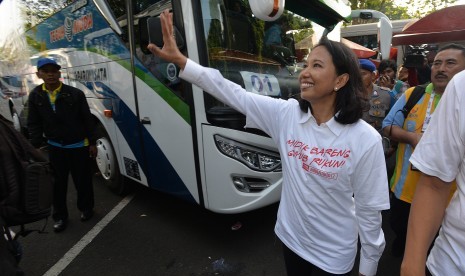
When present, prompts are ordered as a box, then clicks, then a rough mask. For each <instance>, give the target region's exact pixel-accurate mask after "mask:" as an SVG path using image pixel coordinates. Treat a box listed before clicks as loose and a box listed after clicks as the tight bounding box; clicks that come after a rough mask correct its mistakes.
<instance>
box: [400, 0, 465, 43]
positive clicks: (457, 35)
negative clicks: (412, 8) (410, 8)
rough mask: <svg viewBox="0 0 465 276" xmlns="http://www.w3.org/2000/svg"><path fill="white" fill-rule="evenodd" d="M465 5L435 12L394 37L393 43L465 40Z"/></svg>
mask: <svg viewBox="0 0 465 276" xmlns="http://www.w3.org/2000/svg"><path fill="white" fill-rule="evenodd" d="M464 14H465V5H457V6H451V7H447V8H444V9H441V10H438V11H436V12H433V13H431V14H429V15H427V16H425V17H423V18H421V19H420V20H418V21H416V22H415V23H413V24H411V25H410V26H407V27H406V28H404V30H403V31H402V32H401V33H400V34H397V35H395V36H394V37H393V38H392V45H415V44H428V43H440V42H448V41H460V40H465V20H464Z"/></svg>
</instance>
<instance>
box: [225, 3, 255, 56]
mask: <svg viewBox="0 0 465 276" xmlns="http://www.w3.org/2000/svg"><path fill="white" fill-rule="evenodd" d="M226 18H227V20H228V26H229V31H230V34H229V39H230V47H231V49H233V50H239V51H243V52H246V53H252V54H255V52H256V50H255V49H256V47H255V39H254V33H253V30H252V22H250V21H249V18H248V17H247V16H246V15H244V14H242V13H239V12H236V11H231V10H226Z"/></svg>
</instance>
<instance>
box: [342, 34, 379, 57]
mask: <svg viewBox="0 0 465 276" xmlns="http://www.w3.org/2000/svg"><path fill="white" fill-rule="evenodd" d="M341 42H342V43H343V44H345V45H346V46H347V47H349V48H350V49H352V51H353V52H354V53H355V55H356V56H357V57H358V58H369V57H372V56H374V55H375V54H376V52H375V51H373V50H371V49H368V48H366V47H363V46H362V45H360V44H357V43H355V42H352V41H350V40H348V39H345V38H343V37H341Z"/></svg>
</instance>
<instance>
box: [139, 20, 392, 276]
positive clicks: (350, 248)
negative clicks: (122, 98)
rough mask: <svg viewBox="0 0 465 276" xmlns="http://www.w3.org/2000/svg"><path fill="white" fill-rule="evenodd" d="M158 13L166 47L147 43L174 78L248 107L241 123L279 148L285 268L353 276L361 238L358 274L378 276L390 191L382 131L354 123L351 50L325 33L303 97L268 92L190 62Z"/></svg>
mask: <svg viewBox="0 0 465 276" xmlns="http://www.w3.org/2000/svg"><path fill="white" fill-rule="evenodd" d="M160 17H161V22H162V29H163V36H164V37H163V38H164V46H163V48H162V49H159V48H158V47H156V46H155V45H153V44H150V45H149V46H148V49H149V50H150V51H151V52H152V53H153V54H155V55H156V56H159V57H161V58H162V59H164V60H166V61H170V62H174V63H175V64H177V65H178V66H179V67H180V68H181V69H182V71H181V73H180V77H181V78H183V79H184V80H186V81H188V82H191V83H194V84H196V85H197V86H199V87H201V88H202V89H204V90H205V91H206V92H208V93H210V94H212V95H213V96H215V97H216V98H218V99H219V100H221V101H223V102H224V103H226V104H228V105H230V106H231V107H233V108H235V109H236V110H238V111H240V112H241V113H243V114H245V115H246V118H247V121H246V127H251V128H259V129H261V130H263V131H264V132H266V133H267V134H268V135H270V137H271V138H272V139H273V141H274V142H275V143H276V144H277V146H278V148H279V151H280V154H281V160H282V167H283V189H282V194H281V202H280V206H279V211H278V218H277V222H276V227H275V232H276V235H277V236H278V237H279V239H280V240H281V241H282V242H283V251H284V261H285V263H286V270H287V273H288V275H350V272H351V270H352V268H353V265H354V262H355V257H356V253H357V242H358V238H360V243H361V253H360V264H359V273H360V274H361V275H375V274H376V270H377V265H378V261H379V258H380V257H381V254H382V252H383V250H384V246H385V240H384V233H383V231H382V229H381V210H385V209H388V208H389V194H388V185H387V179H386V168H385V162H384V153H383V147H382V143H381V136H380V135H379V134H378V133H377V131H376V130H375V129H374V128H373V127H371V126H370V125H368V124H367V123H366V122H364V121H363V120H361V117H362V101H363V100H362V98H363V96H362V91H363V86H362V80H361V76H360V71H359V65H358V61H357V59H356V57H355V56H354V55H353V53H352V51H351V50H350V49H349V48H348V47H347V46H345V45H343V44H342V43H339V42H334V41H329V40H328V39H322V41H320V43H319V44H318V45H317V46H315V47H314V49H313V50H312V51H311V52H310V54H309V57H308V60H307V67H306V68H305V69H304V70H303V71H302V73H301V74H300V76H299V82H300V89H301V94H300V96H301V99H300V100H299V101H297V100H295V99H289V100H287V101H285V100H281V99H273V98H270V97H266V96H261V95H257V94H252V93H247V92H246V90H244V89H243V88H242V87H241V86H239V85H237V84H235V83H233V82H231V81H229V80H226V79H225V78H223V76H222V75H221V73H220V72H219V71H218V70H215V69H211V68H206V67H203V66H200V65H198V64H196V63H195V62H193V61H191V60H189V59H187V58H186V57H185V56H184V55H182V53H181V52H180V51H179V50H178V48H177V46H176V42H175V39H174V38H173V36H172V33H173V28H172V23H171V22H172V15H171V14H170V13H169V12H168V11H165V12H163V13H162V14H161V16H160ZM276 114H280V116H276ZM277 117H278V118H277Z"/></svg>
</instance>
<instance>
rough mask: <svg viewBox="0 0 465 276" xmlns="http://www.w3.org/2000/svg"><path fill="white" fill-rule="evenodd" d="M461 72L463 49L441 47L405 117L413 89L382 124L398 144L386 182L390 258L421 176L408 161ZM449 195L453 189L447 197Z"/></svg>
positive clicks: (399, 246) (398, 249)
mask: <svg viewBox="0 0 465 276" xmlns="http://www.w3.org/2000/svg"><path fill="white" fill-rule="evenodd" d="M464 69H465V47H464V46H462V45H459V44H448V45H445V46H444V47H442V48H441V49H440V50H439V51H438V53H437V54H436V57H435V58H434V62H433V65H432V67H431V81H432V82H431V83H430V84H429V85H428V86H426V89H425V93H424V94H423V96H422V97H421V98H420V100H419V101H418V102H417V103H416V104H415V105H414V106H413V108H412V109H411V110H410V112H409V113H408V115H407V117H406V118H404V115H403V113H402V109H403V108H404V106H405V104H406V102H407V101H408V99H409V97H410V95H411V94H412V92H413V90H414V88H410V89H409V90H407V91H406V92H405V93H404V94H403V95H402V96H401V97H400V98H399V100H398V101H397V102H396V103H395V104H394V106H393V107H392V108H391V111H390V112H389V114H388V115H387V116H386V118H385V119H384V121H383V131H384V134H385V135H386V136H388V137H389V138H390V139H391V140H393V141H397V142H398V148H397V152H396V166H395V170H394V174H393V176H392V178H391V181H390V187H391V192H392V194H391V211H390V224H391V228H392V230H393V231H394V233H395V235H396V237H395V239H394V241H393V244H392V249H391V253H392V255H393V256H402V255H403V252H404V248H405V240H406V235H407V223H408V217H409V212H410V204H411V203H412V199H413V195H414V193H415V189H416V184H417V182H418V179H419V177H420V174H421V173H420V171H418V170H417V169H416V168H415V167H414V166H412V165H411V164H410V162H409V158H410V156H411V155H412V153H413V151H414V149H415V147H416V145H417V144H418V142H419V141H420V139H421V136H422V135H423V132H425V130H426V128H427V127H428V124H429V122H430V119H431V116H432V115H433V112H434V110H435V108H436V105H437V104H438V102H439V100H440V99H441V96H442V93H443V92H444V90H445V88H446V86H447V84H448V83H449V81H450V80H451V79H452V77H453V76H454V75H455V74H457V73H458V72H460V71H462V70H464ZM454 187H455V186H454ZM453 191H454V189H452V190H451V193H453Z"/></svg>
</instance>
